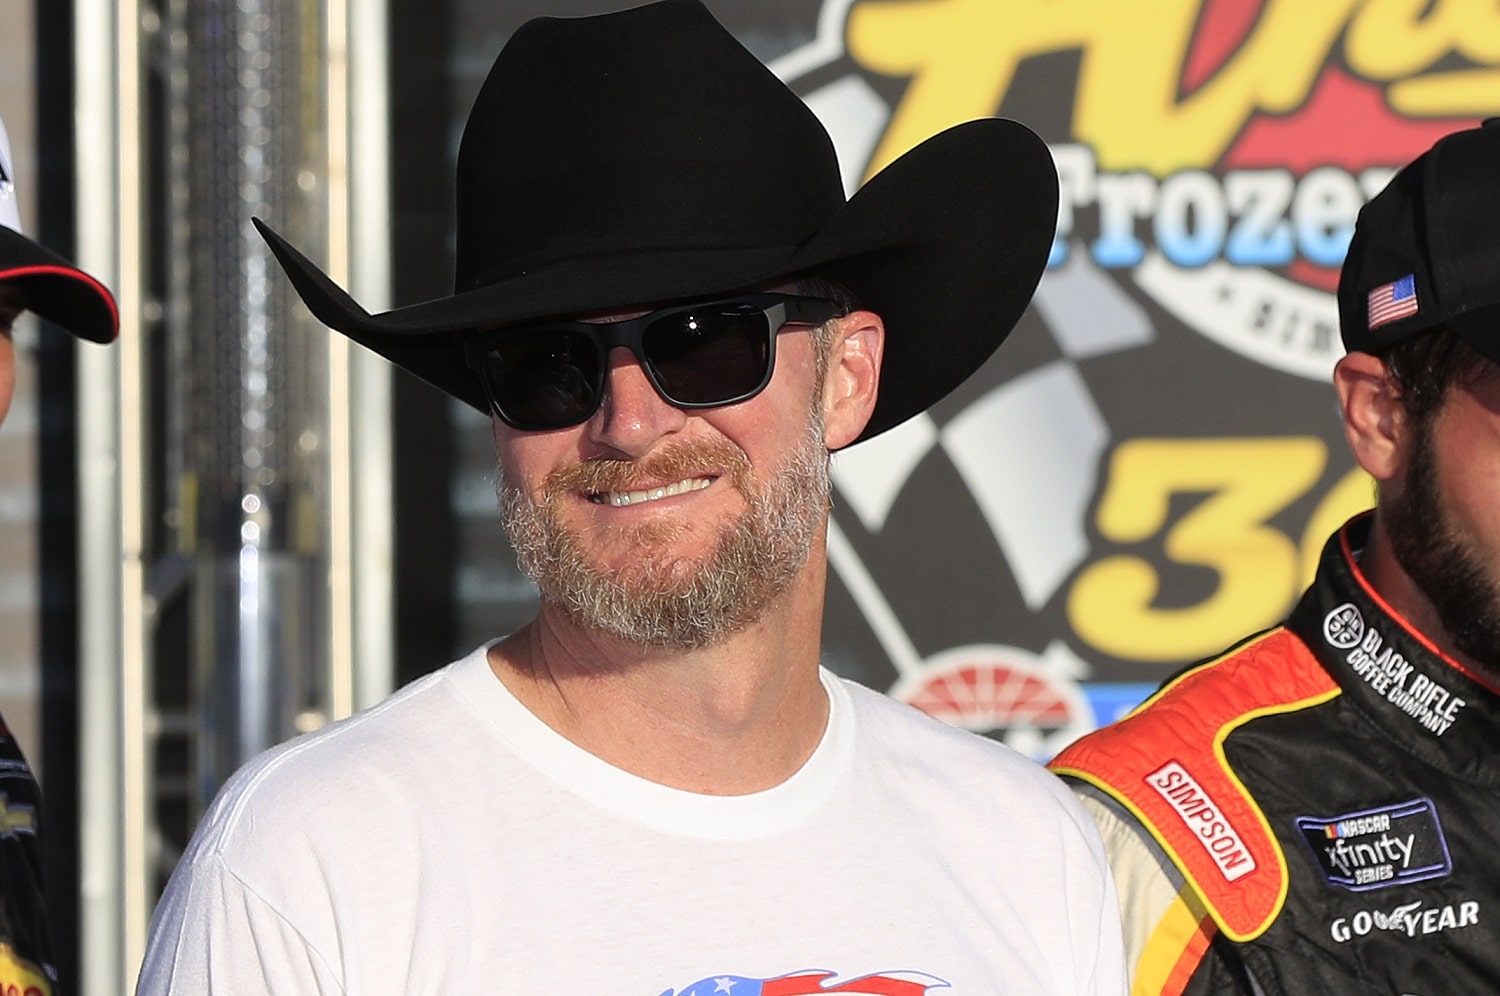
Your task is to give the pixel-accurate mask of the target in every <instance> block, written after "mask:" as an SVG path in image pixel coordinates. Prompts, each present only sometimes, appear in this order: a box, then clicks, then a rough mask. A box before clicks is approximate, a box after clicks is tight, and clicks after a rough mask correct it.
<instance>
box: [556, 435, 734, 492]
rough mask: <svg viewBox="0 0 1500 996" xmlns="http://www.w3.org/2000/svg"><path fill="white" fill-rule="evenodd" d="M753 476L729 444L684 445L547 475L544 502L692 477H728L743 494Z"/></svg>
mask: <svg viewBox="0 0 1500 996" xmlns="http://www.w3.org/2000/svg"><path fill="white" fill-rule="evenodd" d="M749 475H750V460H749V458H748V457H746V456H745V454H744V451H742V450H741V449H740V448H739V447H737V446H734V445H733V444H731V443H729V442H728V441H727V440H722V439H714V440H706V441H703V442H699V443H681V444H678V445H675V446H671V447H668V448H666V449H662V450H658V451H656V452H653V453H650V454H648V455H646V456H644V457H642V458H641V459H639V460H612V459H606V458H600V459H595V460H585V461H584V462H583V463H579V464H575V465H573V466H571V467H563V468H561V469H559V470H555V471H553V472H552V473H550V474H548V475H547V479H546V481H545V482H544V483H543V501H544V502H550V501H551V500H552V499H553V498H555V497H557V496H558V495H561V494H577V493H579V492H582V493H584V494H602V493H604V492H606V491H626V490H629V489H630V487H631V486H632V485H634V486H637V487H639V486H640V485H641V484H643V483H656V482H661V481H668V482H670V481H682V480H686V479H688V478H690V477H721V476H722V477H728V478H729V480H730V482H731V483H732V484H734V485H735V487H736V488H737V489H739V490H741V491H743V490H744V488H745V485H746V483H747V482H748V480H749Z"/></svg>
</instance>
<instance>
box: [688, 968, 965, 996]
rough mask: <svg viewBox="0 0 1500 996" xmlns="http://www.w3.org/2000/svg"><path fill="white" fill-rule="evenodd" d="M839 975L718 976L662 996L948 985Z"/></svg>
mask: <svg viewBox="0 0 1500 996" xmlns="http://www.w3.org/2000/svg"><path fill="white" fill-rule="evenodd" d="M836 974H837V973H835V972H823V971H802V972H794V973H792V974H791V975H781V976H777V977H776V978H774V979H750V978H746V977H745V976H742V975H716V976H713V977H711V978H707V979H702V980H700V981H698V982H694V983H693V984H692V985H690V986H688V987H687V988H685V989H680V990H672V989H668V990H667V991H666V992H664V993H662V994H661V996H816V994H818V993H848V994H850V996H924V994H925V993H927V992H928V991H929V990H932V989H946V988H948V983H946V982H944V981H943V980H942V979H939V978H936V977H935V976H931V975H924V974H923V973H921V972H889V973H881V974H879V975H866V976H862V977H861V978H858V979H852V980H850V981H849V982H837V981H835V976H836Z"/></svg>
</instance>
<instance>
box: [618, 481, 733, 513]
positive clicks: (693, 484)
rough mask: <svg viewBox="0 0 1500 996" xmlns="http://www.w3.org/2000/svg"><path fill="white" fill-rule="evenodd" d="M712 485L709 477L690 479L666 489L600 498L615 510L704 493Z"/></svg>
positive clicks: (630, 492)
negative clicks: (684, 495)
mask: <svg viewBox="0 0 1500 996" xmlns="http://www.w3.org/2000/svg"><path fill="white" fill-rule="evenodd" d="M712 483H713V481H712V479H710V478H707V477H690V478H688V479H687V480H685V481H678V482H677V483H676V484H668V485H666V486H665V487H660V488H647V489H646V490H644V491H611V492H609V493H608V494H605V495H601V496H600V497H602V498H603V499H604V500H605V501H606V502H608V503H609V504H611V505H613V506H614V507H615V508H623V507H625V506H626V505H639V504H641V503H642V502H648V501H656V500H657V499H658V498H670V497H672V496H673V495H681V494H686V493H687V492H689V491H702V490H703V489H704V488H706V487H708V486H709V485H710V484H712Z"/></svg>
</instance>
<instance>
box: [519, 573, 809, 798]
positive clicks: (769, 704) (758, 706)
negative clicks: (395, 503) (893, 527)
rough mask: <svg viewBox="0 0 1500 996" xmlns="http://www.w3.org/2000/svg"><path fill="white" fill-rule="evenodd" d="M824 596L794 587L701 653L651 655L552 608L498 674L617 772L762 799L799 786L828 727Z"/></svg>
mask: <svg viewBox="0 0 1500 996" xmlns="http://www.w3.org/2000/svg"><path fill="white" fill-rule="evenodd" d="M819 582H821V579H819ZM817 587H818V593H817V597H816V598H809V597H807V593H806V592H805V591H804V592H801V593H799V592H798V591H797V588H798V584H796V583H794V585H793V589H792V590H791V591H789V592H787V593H786V594H785V595H783V596H782V597H781V598H780V599H777V600H776V601H775V602H773V603H772V605H771V606H770V607H769V608H768V610H767V612H766V613H765V614H763V615H762V617H761V618H760V619H759V620H757V621H756V622H754V623H752V624H751V625H750V626H749V627H747V628H746V629H744V630H741V631H740V632H738V633H735V634H733V635H732V636H730V637H728V638H727V639H725V640H723V641H722V642H720V643H717V644H715V645H713V646H710V647H706V648H702V649H694V650H676V649H665V648H659V647H642V646H640V645H638V644H633V643H629V642H626V641H623V640H619V639H617V638H615V637H612V636H609V635H608V634H603V633H600V632H598V631H594V630H588V629H585V628H582V627H580V626H578V625H577V624H576V623H575V622H574V621H573V620H572V619H571V618H569V617H567V616H566V615H565V614H563V613H561V612H559V611H557V610H555V609H551V608H549V607H544V608H543V610H542V611H541V613H540V614H539V615H538V617H537V618H536V619H534V620H533V621H532V622H531V623H529V624H528V625H527V626H526V627H525V628H523V629H522V630H520V631H519V632H517V633H515V634H513V635H512V636H510V637H508V638H506V639H505V640H503V641H501V642H500V643H499V644H497V645H496V646H495V647H494V648H493V649H492V650H491V651H490V668H491V669H492V670H493V671H494V672H495V675H496V676H497V677H498V678H499V679H500V681H501V682H503V683H504V684H505V686H506V687H507V688H508V689H509V690H510V692H511V693H512V694H513V695H515V697H516V698H517V699H518V700H520V702H521V703H522V704H523V705H525V706H526V707H527V708H528V709H530V710H531V711H532V712H533V713H534V714H535V715H536V716H537V717H538V718H539V719H541V720H542V721H543V722H544V723H546V724H547V725H548V726H550V727H551V728H552V729H553V730H555V731H557V732H558V733H559V734H561V735H562V736H564V737H566V738H567V739H568V740H570V741H572V742H573V743H575V744H577V745H578V746H579V747H582V748H583V749H584V750H587V751H588V752H589V753H591V754H594V755H595V756H597V757H599V758H601V759H603V760H605V761H608V762H609V763H610V764H613V765H614V766H616V767H618V768H622V769H624V770H626V771H629V772H631V773H632V774H635V775H639V776H640V777H642V778H646V779H649V780H651V781H654V782H658V783H661V784H663V785H668V786H671V787H673V788H679V789H684V790H687V791H692V792H701V793H704V794H710V795H742V794H746V793H749V792H756V791H761V790H763V789H767V788H771V787H773V786H775V785H779V784H780V783H781V782H783V781H785V780H786V779H787V778H789V777H790V776H791V775H792V774H794V773H795V772H796V771H797V770H798V769H799V768H800V767H801V766H802V764H803V763H804V762H806V760H807V759H808V757H810V756H811V755H812V752H813V751H814V750H815V749H816V747H817V745H818V742H819V741H820V739H821V738H822V735H823V730H824V728H825V726H826V725H827V718H828V700H827V694H826V692H825V691H824V689H823V686H822V682H821V680H820V678H819V675H818V653H819V638H820V633H821V626H822V595H821V583H819V584H818V586H817ZM799 594H800V596H801V597H799ZM813 603H816V604H813Z"/></svg>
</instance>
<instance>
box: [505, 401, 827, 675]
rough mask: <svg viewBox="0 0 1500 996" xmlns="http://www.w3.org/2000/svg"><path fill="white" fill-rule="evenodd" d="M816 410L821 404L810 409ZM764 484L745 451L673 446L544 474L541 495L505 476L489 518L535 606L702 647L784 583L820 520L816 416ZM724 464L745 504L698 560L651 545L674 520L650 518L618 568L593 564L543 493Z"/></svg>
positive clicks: (595, 625)
mask: <svg viewBox="0 0 1500 996" xmlns="http://www.w3.org/2000/svg"><path fill="white" fill-rule="evenodd" d="M819 414H821V413H819ZM812 421H813V422H815V423H816V424H814V425H812V426H810V427H809V432H808V434H807V435H806V436H805V437H804V438H803V439H802V440H801V442H800V443H799V445H798V446H797V447H795V449H794V450H793V451H792V453H791V454H790V455H789V456H788V458H787V460H786V462H785V464H784V465H783V466H782V467H781V468H780V470H779V471H778V472H777V474H776V476H775V477H773V478H772V479H771V480H770V481H768V482H767V483H766V484H765V485H764V486H760V487H757V486H755V485H754V484H752V483H751V481H750V473H749V469H750V468H749V463H748V461H747V460H746V459H745V456H744V454H743V453H742V452H741V451H740V450H738V449H736V448H734V447H733V446H730V445H729V444H728V443H721V444H716V445H710V446H706V447H704V446H699V447H678V448H675V449H672V450H667V451H664V452H662V453H660V454H653V455H652V456H651V457H648V458H646V459H644V460H641V461H639V462H632V461H620V460H596V461H590V462H589V463H587V464H583V465H580V466H578V467H574V468H569V469H567V470H564V471H560V472H557V473H555V474H553V475H551V476H550V477H549V478H548V480H547V482H546V485H545V487H544V497H543V499H542V500H541V502H539V503H538V502H534V501H532V500H531V498H530V497H529V496H528V495H527V494H525V493H524V492H522V491H521V490H520V489H519V488H516V487H513V486H512V485H511V484H510V483H509V482H507V481H506V480H505V475H504V469H503V468H502V469H501V483H500V490H499V498H500V515H501V521H502V522H503V523H504V526H505V530H506V532H507V534H508V535H509V536H510V540H511V544H512V545H513V547H514V548H515V552H516V560H517V562H518V563H519V564H520V566H521V569H522V570H523V571H525V572H526V574H527V575H528V576H529V577H530V578H531V579H532V580H533V581H535V582H536V585H537V587H538V588H539V589H540V591H541V596H542V601H543V603H545V604H547V605H550V606H553V607H556V608H558V609H560V610H562V612H564V613H565V614H566V615H567V616H568V617H569V618H571V619H572V620H573V621H574V622H575V623H577V624H578V625H579V626H581V627H583V628H585V629H593V630H597V631H600V632H603V633H606V634H609V635H611V636H614V637H616V638H618V639H621V640H624V641H626V642H629V643H633V644H637V645H641V646H648V647H664V648H675V649H683V650H687V649H697V648H702V647H708V646H712V645H714V644H717V643H719V642H721V641H722V640H724V639H725V638H726V637H728V636H730V635H732V634H734V633H736V632H739V631H740V630H742V629H744V628H745V627H746V626H748V625H749V624H751V623H753V622H754V621H755V620H757V619H759V618H760V617H761V615H762V614H763V613H764V612H765V610H766V607H767V606H768V605H770V604H771V602H773V601H774V600H775V599H777V598H778V597H780V596H781V595H782V594H783V593H785V592H786V590H787V589H788V588H789V587H790V586H791V584H792V582H793V581H794V580H795V579H796V577H797V575H798V573H799V572H800V571H801V569H802V566H803V564H805V563H806V561H807V556H808V551H809V550H810V549H811V548H812V543H813V541H814V539H815V538H816V537H817V534H818V530H819V529H820V528H821V527H822V523H823V521H824V516H825V515H826V513H827V510H828V504H829V495H830V494H831V491H832V485H831V482H830V479H829V473H828V451H827V450H826V449H825V448H824V446H823V427H822V424H821V421H822V420H821V419H820V418H815V419H813V420H812ZM712 468H718V469H721V470H722V469H725V468H727V469H728V471H727V473H728V477H729V480H730V482H731V483H732V484H733V485H735V487H736V488H737V489H738V490H739V492H740V494H741V495H743V496H744V499H745V503H746V508H745V510H744V512H743V513H741V514H740V515H739V517H738V518H736V519H735V520H734V521H733V522H731V523H728V524H727V525H725V526H724V527H723V529H722V530H720V533H719V536H718V538H717V540H716V542H715V543H714V545H713V547H712V549H711V550H710V551H709V553H708V554H707V555H706V556H704V557H701V558H699V559H697V560H686V559H681V558H675V557H672V556H669V555H667V554H665V553H664V552H662V551H663V550H664V544H665V543H668V542H670V541H671V540H672V539H673V538H674V536H675V535H676V534H677V533H678V532H679V531H680V527H674V526H672V525H670V524H666V525H662V524H657V525H655V526H651V527H642V528H640V529H639V530H638V531H637V533H636V535H635V536H634V537H633V540H634V544H635V546H636V547H637V548H638V549H639V550H640V555H639V557H635V558H632V559H631V562H630V563H629V564H627V565H626V566H624V567H621V568H619V569H612V570H606V569H605V568H603V567H601V566H600V565H599V564H597V563H595V562H594V561H592V560H591V559H590V557H589V555H588V551H587V549H586V547H585V544H584V543H583V542H582V540H581V538H580V537H579V536H578V535H577V534H576V533H573V532H570V531H569V530H568V529H567V528H565V527H564V526H563V524H562V523H561V522H560V521H559V519H558V516H557V514H556V511H555V505H554V502H553V500H552V499H553V497H554V496H556V495H558V494H563V493H575V494H576V493H577V491H578V490H579V489H580V488H582V489H585V490H589V491H595V492H598V491H607V490H611V489H612V485H613V484H621V485H623V484H625V483H627V482H629V481H631V480H641V479H643V478H649V479H653V480H683V479H686V478H689V477H694V476H698V474H699V473H700V472H702V471H705V470H708V469H712Z"/></svg>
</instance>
